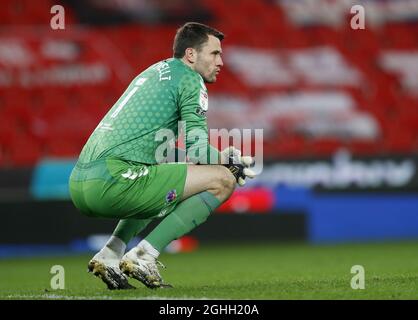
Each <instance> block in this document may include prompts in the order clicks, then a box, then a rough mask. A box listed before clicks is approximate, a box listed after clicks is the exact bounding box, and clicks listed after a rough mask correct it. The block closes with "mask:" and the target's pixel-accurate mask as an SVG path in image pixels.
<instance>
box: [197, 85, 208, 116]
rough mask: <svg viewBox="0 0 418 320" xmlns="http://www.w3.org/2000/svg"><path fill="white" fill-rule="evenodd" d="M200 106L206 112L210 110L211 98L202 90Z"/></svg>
mask: <svg viewBox="0 0 418 320" xmlns="http://www.w3.org/2000/svg"><path fill="white" fill-rule="evenodd" d="M199 105H200V107H201V108H202V109H203V110H204V111H207V110H208V107H209V98H208V93H207V92H206V91H205V90H200V99H199Z"/></svg>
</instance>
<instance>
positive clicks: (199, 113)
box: [195, 107, 206, 117]
mask: <svg viewBox="0 0 418 320" xmlns="http://www.w3.org/2000/svg"><path fill="white" fill-rule="evenodd" d="M195 112H196V114H197V115H198V116H201V117H205V116H206V111H205V110H203V109H202V108H201V107H198V108H196V111H195Z"/></svg>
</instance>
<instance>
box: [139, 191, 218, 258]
mask: <svg viewBox="0 0 418 320" xmlns="http://www.w3.org/2000/svg"><path fill="white" fill-rule="evenodd" d="M220 204H221V203H220V201H219V200H218V199H217V198H216V197H215V196H214V195H213V194H211V193H210V192H207V191H205V192H202V193H199V194H196V195H194V196H192V197H190V198H188V199H186V200H184V201H182V202H181V203H180V204H179V205H178V206H177V208H176V209H175V210H174V211H173V212H172V213H170V214H169V215H168V216H167V217H165V218H164V219H163V221H161V222H160V223H159V224H158V225H157V226H156V227H155V229H154V230H152V231H151V233H150V234H149V235H148V236H146V237H145V240H147V241H148V242H149V243H150V244H151V245H152V246H153V247H154V248H155V249H157V250H158V251H159V252H162V251H163V249H164V248H165V247H166V246H167V245H168V244H169V243H170V242H171V241H173V240H175V239H178V238H180V237H181V236H183V235H185V234H187V233H189V232H190V231H191V230H193V229H194V228H196V227H197V226H198V225H200V224H202V223H203V222H205V221H206V219H207V218H208V217H209V215H210V214H211V212H213V211H214V210H215V209H216V208H217V207H219V205H220Z"/></svg>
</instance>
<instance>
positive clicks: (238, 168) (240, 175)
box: [221, 146, 255, 187]
mask: <svg viewBox="0 0 418 320" xmlns="http://www.w3.org/2000/svg"><path fill="white" fill-rule="evenodd" d="M221 156H222V160H221V161H222V164H223V165H224V166H225V167H227V168H228V169H229V170H230V171H231V173H232V174H233V175H234V177H235V179H236V180H237V183H238V185H239V186H241V187H242V186H243V185H244V184H245V178H247V177H248V178H250V179H252V178H254V177H255V172H254V171H253V170H251V169H250V167H251V166H252V165H253V163H254V159H253V158H252V157H250V156H241V151H239V150H238V149H236V148H234V147H232V146H231V147H228V148H226V149H225V150H223V151H222V152H221Z"/></svg>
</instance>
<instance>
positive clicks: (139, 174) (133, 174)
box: [121, 168, 149, 180]
mask: <svg viewBox="0 0 418 320" xmlns="http://www.w3.org/2000/svg"><path fill="white" fill-rule="evenodd" d="M148 173H149V171H148V168H142V169H141V170H139V171H137V172H135V171H132V169H128V171H127V172H125V173H122V174H121V176H122V177H123V178H125V179H130V180H135V179H138V178H140V177H143V176H146V175H147V174H148Z"/></svg>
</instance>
